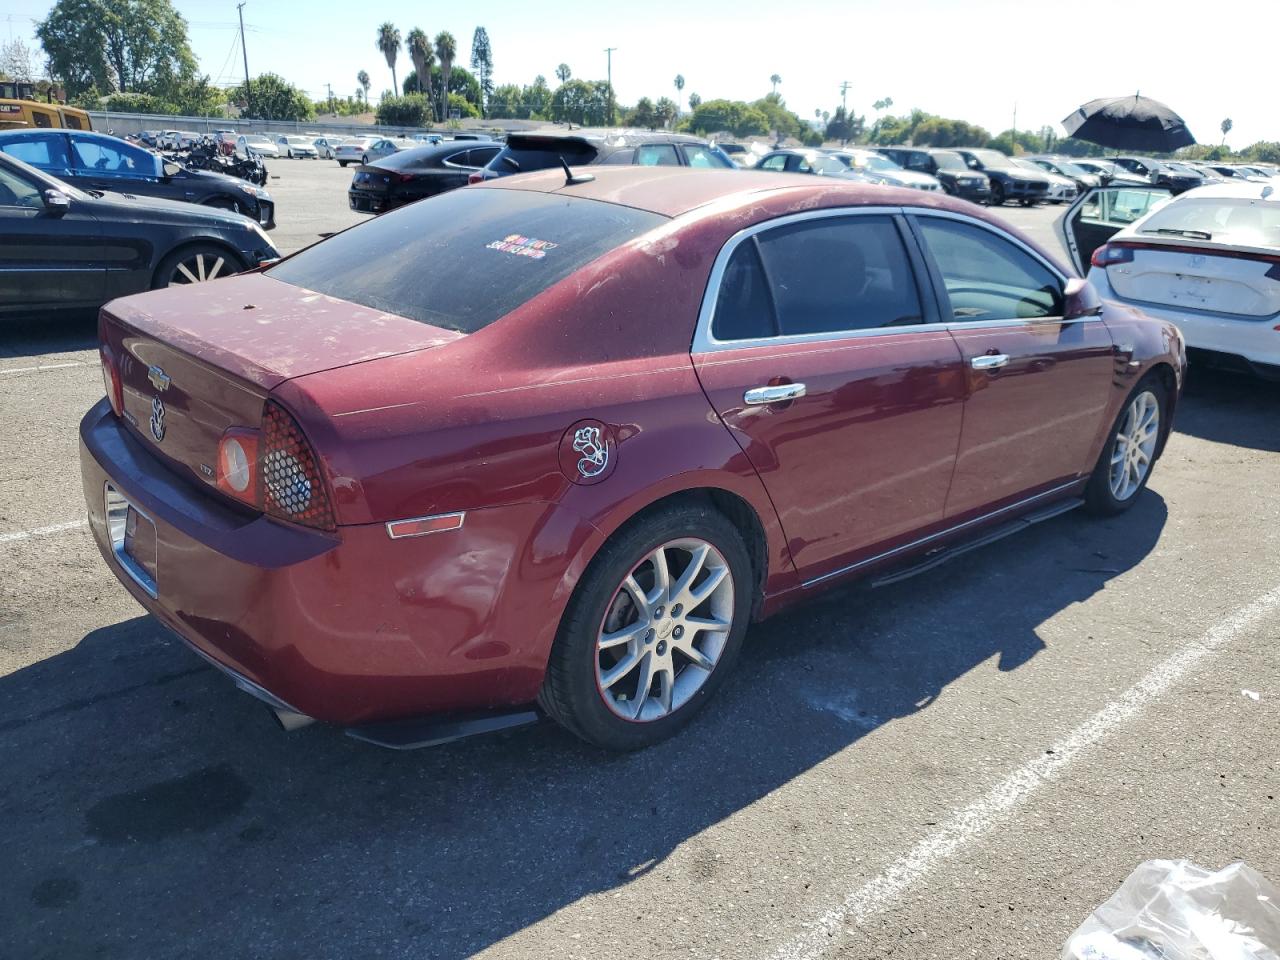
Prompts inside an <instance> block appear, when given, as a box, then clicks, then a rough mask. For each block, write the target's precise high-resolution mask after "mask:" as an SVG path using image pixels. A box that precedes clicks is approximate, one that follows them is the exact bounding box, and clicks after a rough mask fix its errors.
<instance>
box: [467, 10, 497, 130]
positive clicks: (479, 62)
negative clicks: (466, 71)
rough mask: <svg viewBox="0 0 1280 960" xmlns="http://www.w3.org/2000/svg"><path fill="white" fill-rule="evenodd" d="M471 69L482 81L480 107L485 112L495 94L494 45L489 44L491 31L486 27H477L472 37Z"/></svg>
mask: <svg viewBox="0 0 1280 960" xmlns="http://www.w3.org/2000/svg"><path fill="white" fill-rule="evenodd" d="M471 69H472V71H473V72H474V73H475V75H476V79H477V80H479V81H480V107H481V113H482V114H485V113H486V111H487V110H488V103H489V97H490V96H492V95H493V47H492V46H491V45H490V44H489V31H488V30H486V29H485V28H484V27H476V32H475V33H474V34H472V37H471Z"/></svg>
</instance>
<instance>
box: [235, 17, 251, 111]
mask: <svg viewBox="0 0 1280 960" xmlns="http://www.w3.org/2000/svg"><path fill="white" fill-rule="evenodd" d="M244 4H245V0H241V2H240V3H237V4H236V13H238V14H240V52H241V53H242V54H244V100H245V106H246V107H247V106H248V105H249V49H248V48H247V47H246V46H245V45H244Z"/></svg>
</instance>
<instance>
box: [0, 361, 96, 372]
mask: <svg viewBox="0 0 1280 960" xmlns="http://www.w3.org/2000/svg"><path fill="white" fill-rule="evenodd" d="M87 366H88V364H87V363H81V362H80V361H78V360H73V361H72V362H70V363H45V364H41V365H40V366H38V367H11V368H9V369H8V370H0V376H2V375H4V374H6V373H42V372H43V371H45V370H62V369H63V368H64V367H87Z"/></svg>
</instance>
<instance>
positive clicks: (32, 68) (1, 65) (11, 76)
mask: <svg viewBox="0 0 1280 960" xmlns="http://www.w3.org/2000/svg"><path fill="white" fill-rule="evenodd" d="M39 71H40V68H39V67H38V66H37V65H36V55H35V52H34V51H33V50H32V49H31V48H30V47H29V46H27V45H26V44H25V43H23V42H22V41H21V40H17V39H14V40H9V41H6V42H5V43H3V44H0V73H3V74H4V76H5V79H7V80H26V81H28V82H31V81H34V80H35V79H36V76H37V75H38V73H39Z"/></svg>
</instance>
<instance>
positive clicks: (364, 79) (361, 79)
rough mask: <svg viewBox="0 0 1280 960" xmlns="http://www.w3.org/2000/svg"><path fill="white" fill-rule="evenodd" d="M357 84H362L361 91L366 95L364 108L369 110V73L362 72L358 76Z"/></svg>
mask: <svg viewBox="0 0 1280 960" xmlns="http://www.w3.org/2000/svg"><path fill="white" fill-rule="evenodd" d="M356 83H358V84H360V90H361V91H362V92H363V93H364V108H365V109H366V110H368V109H369V83H370V80H369V71H367V70H361V71H360V72H359V73H357V74H356Z"/></svg>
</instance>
